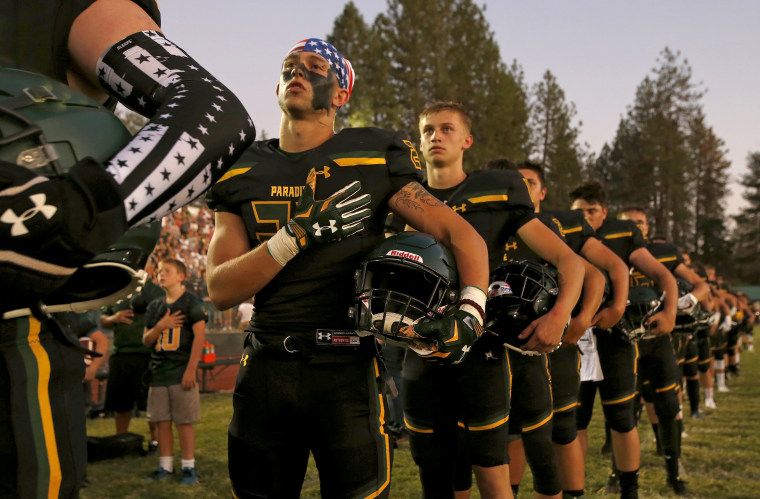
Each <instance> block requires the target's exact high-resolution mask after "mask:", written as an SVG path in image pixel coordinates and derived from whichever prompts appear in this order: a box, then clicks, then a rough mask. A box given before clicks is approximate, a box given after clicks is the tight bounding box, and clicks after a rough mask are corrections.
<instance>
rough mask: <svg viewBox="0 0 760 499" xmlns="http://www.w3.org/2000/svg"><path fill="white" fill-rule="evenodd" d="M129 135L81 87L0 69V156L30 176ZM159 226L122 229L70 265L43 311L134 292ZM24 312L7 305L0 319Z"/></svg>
mask: <svg viewBox="0 0 760 499" xmlns="http://www.w3.org/2000/svg"><path fill="white" fill-rule="evenodd" d="M130 138H131V134H130V133H129V131H128V130H127V128H126V127H125V126H124V125H123V124H122V123H121V121H120V120H119V119H118V118H117V117H116V116H114V114H113V113H112V112H111V111H109V110H108V109H106V108H105V107H103V106H101V105H100V104H98V103H97V102H95V101H94V100H92V99H90V98H89V97H87V96H86V95H84V94H83V93H81V92H78V91H76V90H73V89H71V88H69V87H68V86H66V85H64V84H63V83H60V82H58V81H55V80H53V79H52V78H48V77H47V76H44V75H41V74H37V73H30V72H28V71H21V70H18V69H10V68H0V161H3V162H5V163H10V164H15V165H17V166H20V167H24V168H28V169H29V170H31V171H33V172H34V173H35V174H37V175H42V176H46V177H54V176H63V175H64V174H65V173H66V172H67V171H68V170H69V169H70V168H71V167H73V166H74V165H75V164H76V163H78V162H79V161H81V160H82V159H84V158H86V157H91V158H94V159H95V160H96V161H98V162H99V163H100V164H103V163H105V162H106V161H107V160H108V159H109V158H111V157H112V156H113V155H114V154H115V153H116V152H117V151H119V150H120V149H121V148H122V147H124V145H126V144H127V142H129V140H130ZM160 226H161V224H160V222H154V223H153V224H150V225H148V226H145V227H138V228H133V229H131V230H129V231H128V232H127V233H126V234H125V235H124V236H123V237H122V238H121V239H119V240H118V241H116V242H115V243H114V244H113V245H111V247H110V248H109V249H108V250H106V251H105V252H103V253H101V254H99V255H96V256H95V257H94V258H93V259H92V260H91V261H90V262H88V263H86V264H84V265H82V266H81V267H80V268H78V269H77V271H76V272H75V273H74V274H73V275H72V276H71V277H70V278H69V279H68V280H67V281H66V282H65V284H63V285H62V286H61V287H60V288H59V289H57V290H56V291H55V292H54V293H53V294H51V295H49V296H46V297H45V300H44V301H45V306H46V310H47V312H51V313H52V312H65V311H69V312H76V313H80V312H85V311H88V310H94V309H98V308H101V307H103V306H105V305H107V304H110V303H114V302H116V301H118V300H120V299H122V298H125V297H127V296H129V295H131V294H132V293H134V292H135V291H139V289H140V286H142V285H143V284H144V283H145V279H146V277H147V276H146V274H145V272H144V270H143V269H144V267H145V264H146V262H147V259H148V256H149V255H150V253H151V252H152V251H153V247H154V246H155V244H156V242H157V241H158V237H159V233H160ZM11 308H13V307H11ZM30 313H31V310H30V309H28V308H20V309H15V310H13V309H12V310H9V311H7V312H4V313H3V318H5V319H10V318H14V317H20V316H24V315H29V314H30Z"/></svg>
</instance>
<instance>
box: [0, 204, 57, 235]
mask: <svg viewBox="0 0 760 499" xmlns="http://www.w3.org/2000/svg"><path fill="white" fill-rule="evenodd" d="M29 199H30V200H31V201H32V203H34V208H29V209H28V210H26V211H25V212H24V213H22V214H21V215H20V216H19V215H16V212H14V211H13V210H11V209H10V208H8V209H7V210H5V213H3V216H2V217H0V222H3V223H6V224H12V225H11V236H23V235H24V234H28V233H29V229H27V228H26V225H24V222H26V221H27V220H29V219H30V218H32V217H34V216H35V215H36V214H37V213H42V215H43V216H44V217H45V218H47V219H48V220H50V219H51V218H52V217H53V215H55V213H56V212H57V211H58V208H56V207H55V206H53V205H50V204H45V202H46V201H47V198H46V197H45V195H44V194H33V195H31V196H29Z"/></svg>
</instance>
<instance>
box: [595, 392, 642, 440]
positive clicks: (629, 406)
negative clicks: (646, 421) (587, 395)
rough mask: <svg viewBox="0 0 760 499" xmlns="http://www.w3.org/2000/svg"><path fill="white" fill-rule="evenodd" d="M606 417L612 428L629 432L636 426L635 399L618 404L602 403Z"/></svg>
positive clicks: (621, 431)
mask: <svg viewBox="0 0 760 499" xmlns="http://www.w3.org/2000/svg"><path fill="white" fill-rule="evenodd" d="M602 408H603V409H604V417H605V418H606V419H607V422H608V423H609V424H610V428H611V429H613V430H615V431H616V432H618V433H628V432H629V431H631V430H632V429H633V428H634V426H636V418H635V417H634V410H633V399H630V400H627V401H625V402H620V403H618V404H605V405H602Z"/></svg>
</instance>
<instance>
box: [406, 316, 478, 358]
mask: <svg viewBox="0 0 760 499" xmlns="http://www.w3.org/2000/svg"><path fill="white" fill-rule="evenodd" d="M482 334H483V326H482V325H481V324H480V321H479V320H478V319H477V318H476V317H475V316H474V315H473V314H471V313H469V312H467V311H465V310H461V309H459V310H457V309H452V310H451V311H450V312H447V313H446V315H445V316H444V317H442V318H440V319H436V320H433V321H428V322H422V323H417V324H411V325H408V326H404V327H402V328H400V329H399V335H400V336H403V337H405V338H406V339H407V340H409V343H410V348H412V349H413V350H414V351H415V352H417V353H418V354H419V355H420V356H422V357H425V358H434V359H443V360H446V361H447V362H449V363H452V364H459V363H460V362H462V361H463V360H464V358H465V357H466V356H467V353H468V352H469V351H470V347H471V346H472V344H473V343H475V340H477V339H478V338H480V336H481V335H482Z"/></svg>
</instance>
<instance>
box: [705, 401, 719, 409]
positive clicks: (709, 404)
mask: <svg viewBox="0 0 760 499" xmlns="http://www.w3.org/2000/svg"><path fill="white" fill-rule="evenodd" d="M705 407H707V408H708V409H717V406H716V405H715V400H714V399H705Z"/></svg>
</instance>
